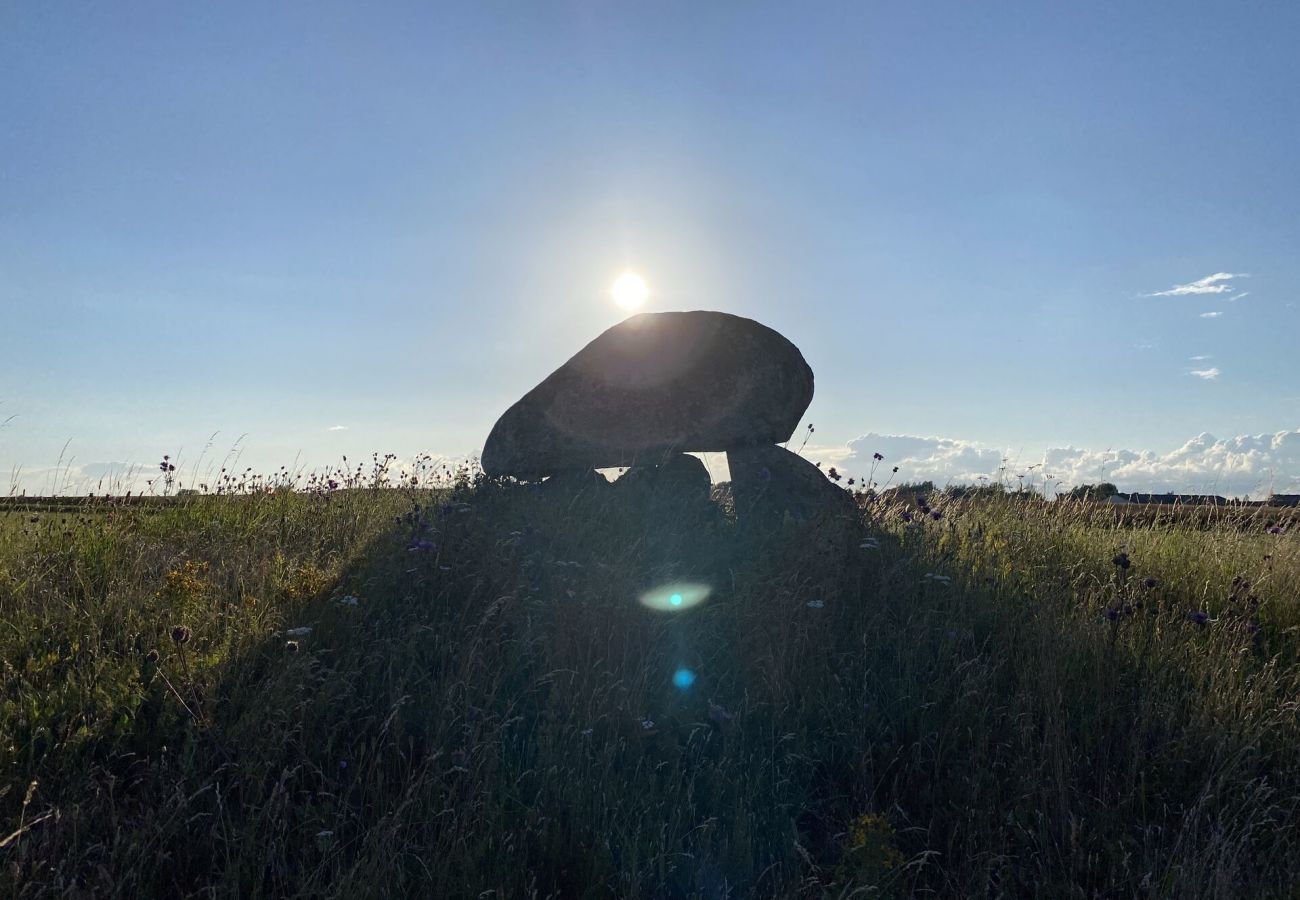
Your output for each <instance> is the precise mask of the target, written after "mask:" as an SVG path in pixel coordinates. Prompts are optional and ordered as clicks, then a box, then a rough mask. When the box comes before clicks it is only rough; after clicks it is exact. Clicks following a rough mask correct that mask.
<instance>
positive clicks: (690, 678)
mask: <svg viewBox="0 0 1300 900" xmlns="http://www.w3.org/2000/svg"><path fill="white" fill-rule="evenodd" d="M693 684H695V673H694V672H692V671H691V670H690V669H678V670H677V671H676V672H674V673H673V687H675V688H678V689H679V690H683V691H684V690H686V689H687V688H688V687H690V686H691V685H693Z"/></svg>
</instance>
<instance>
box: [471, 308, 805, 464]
mask: <svg viewBox="0 0 1300 900" xmlns="http://www.w3.org/2000/svg"><path fill="white" fill-rule="evenodd" d="M812 394H813V374H812V369H810V368H809V367H808V363H807V362H805V361H804V358H803V355H802V354H801V353H800V352H799V349H798V348H797V347H795V346H794V344H792V343H790V341H788V340H786V339H785V338H784V337H782V336H781V335H780V334H778V333H777V332H776V331H773V330H772V329H771V328H768V327H767V326H765V325H760V324H759V323H758V322H755V321H753V320H752V319H745V318H741V317H740V316H733V315H729V314H727V313H720V312H707V311H695V312H666V313H646V314H643V315H639V316H633V317H632V318H630V319H627V320H626V321H624V322H621V323H619V324H618V325H615V326H614V327H613V328H610V329H609V330H607V331H606V332H604V333H603V334H601V335H600V336H599V337H597V338H596V339H595V340H594V341H592V342H591V343H590V344H588V345H587V346H586V347H584V348H583V349H582V350H580V351H578V353H577V354H576V355H574V357H573V358H572V359H570V360H569V361H568V362H566V363H565V364H564V365H563V366H561V367H560V368H559V369H557V370H556V371H555V372H553V373H551V375H550V376H548V377H547V378H546V380H544V381H543V382H542V383H541V384H539V385H537V387H535V388H533V389H532V390H531V391H529V392H528V393H527V394H525V395H524V396H523V397H522V398H521V399H520V400H519V401H518V402H517V403H515V404H514V405H513V406H511V407H510V408H509V409H508V410H506V412H505V414H504V415H502V416H501V418H500V419H499V420H498V421H497V423H496V425H495V426H494V427H493V429H492V433H491V434H490V435H488V439H487V444H486V445H485V446H484V448H483V456H482V460H481V461H482V465H483V469H484V471H485V472H487V473H488V474H489V475H514V476H516V477H518V478H528V479H532V478H539V477H542V476H545V475H549V474H553V473H555V472H560V471H564V470H568V469H584V468H607V467H615V466H632V465H636V464H638V463H642V464H644V463H646V462H650V463H652V464H653V463H654V462H657V461H658V460H659V459H662V458H663V457H664V455H665V454H668V453H673V452H680V451H683V450H691V451H729V450H734V449H737V448H741V447H749V446H754V445H759V444H776V443H780V442H782V441H786V440H789V438H790V436H791V434H792V433H793V432H794V429H795V428H796V427H797V426H798V424H799V419H800V418H801V417H802V416H803V413H804V411H805V410H806V409H807V408H808V404H809V402H810V401H811V400H812Z"/></svg>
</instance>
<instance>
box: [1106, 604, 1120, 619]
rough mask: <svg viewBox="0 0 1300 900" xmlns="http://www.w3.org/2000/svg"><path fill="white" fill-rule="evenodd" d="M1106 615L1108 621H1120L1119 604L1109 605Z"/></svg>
mask: <svg viewBox="0 0 1300 900" xmlns="http://www.w3.org/2000/svg"><path fill="white" fill-rule="evenodd" d="M1105 616H1106V620H1107V621H1108V622H1118V621H1119V617H1120V609H1119V607H1118V606H1108V607H1106V612H1105Z"/></svg>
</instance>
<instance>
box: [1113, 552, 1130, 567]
mask: <svg viewBox="0 0 1300 900" xmlns="http://www.w3.org/2000/svg"><path fill="white" fill-rule="evenodd" d="M1111 562H1113V563H1114V564H1115V565H1117V566H1119V567H1120V568H1121V569H1127V568H1128V567H1129V566H1131V565H1133V563H1132V561H1131V560H1130V559H1129V558H1128V554H1127V553H1123V552H1120V553H1116V554H1115V558H1114V559H1112V560H1111Z"/></svg>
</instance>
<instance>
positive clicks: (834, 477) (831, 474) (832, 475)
mask: <svg viewBox="0 0 1300 900" xmlns="http://www.w3.org/2000/svg"><path fill="white" fill-rule="evenodd" d="M826 477H827V478H829V479H830V480H831V481H839V480H840V479H841V478H843V477H844V476H843V475H841V474H840V473H839V472H838V471H836V469H835V467H834V466H831V467H830V469H828V470H827V471H826Z"/></svg>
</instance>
